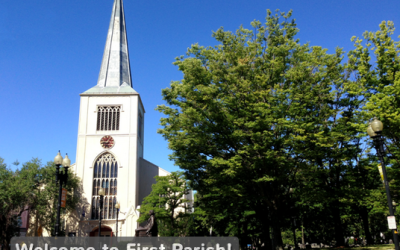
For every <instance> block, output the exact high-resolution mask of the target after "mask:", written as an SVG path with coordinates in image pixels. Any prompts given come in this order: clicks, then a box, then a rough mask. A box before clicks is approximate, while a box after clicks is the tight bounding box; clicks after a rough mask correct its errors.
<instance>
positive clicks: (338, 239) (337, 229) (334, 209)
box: [332, 201, 345, 246]
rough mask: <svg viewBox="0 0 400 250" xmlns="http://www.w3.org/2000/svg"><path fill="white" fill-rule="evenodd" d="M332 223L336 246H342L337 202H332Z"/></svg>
mask: <svg viewBox="0 0 400 250" xmlns="http://www.w3.org/2000/svg"><path fill="white" fill-rule="evenodd" d="M332 205H333V206H332V215H333V223H334V225H335V241H336V246H344V245H345V243H344V235H343V230H342V222H341V219H340V211H339V202H337V201H336V202H334V203H333V204H332Z"/></svg>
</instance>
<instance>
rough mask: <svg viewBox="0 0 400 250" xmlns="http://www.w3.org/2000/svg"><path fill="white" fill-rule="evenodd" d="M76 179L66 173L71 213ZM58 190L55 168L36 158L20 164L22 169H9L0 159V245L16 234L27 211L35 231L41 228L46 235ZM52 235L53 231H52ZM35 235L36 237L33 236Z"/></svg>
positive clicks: (4, 245) (54, 213) (52, 225)
mask: <svg viewBox="0 0 400 250" xmlns="http://www.w3.org/2000/svg"><path fill="white" fill-rule="evenodd" d="M78 182H79V180H78V178H77V177H76V176H75V175H74V174H73V173H69V180H68V184H67V186H66V187H65V188H66V189H67V190H68V196H67V203H66V205H67V206H66V209H67V210H69V211H72V210H73V209H75V205H76V203H77V202H78V197H75V196H74V195H73V189H74V188H76V187H78ZM57 198H58V188H57V187H56V184H55V166H54V164H53V163H52V162H49V163H48V164H47V165H46V166H43V165H42V164H41V161H40V160H39V159H37V158H34V159H32V160H31V161H29V162H27V163H25V164H23V165H22V167H21V169H17V170H15V171H13V170H11V169H10V168H8V167H7V165H6V164H5V163H4V160H3V159H2V158H0V204H1V205H0V243H1V244H2V245H3V247H6V248H7V247H8V245H9V242H10V240H11V238H12V237H13V236H16V235H18V234H19V227H20V225H19V224H18V217H19V216H20V215H21V214H22V212H23V211H24V210H25V209H26V208H29V211H30V217H31V218H34V220H35V225H31V227H30V229H31V230H32V229H33V230H35V232H36V230H37V226H38V225H41V226H42V227H44V228H45V229H47V230H48V231H49V232H52V231H53V228H54V224H55V216H56V206H55V204H56V201H57ZM53 233H54V232H53ZM35 235H36V234H35Z"/></svg>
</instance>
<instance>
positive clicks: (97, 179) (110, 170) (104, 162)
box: [92, 153, 118, 219]
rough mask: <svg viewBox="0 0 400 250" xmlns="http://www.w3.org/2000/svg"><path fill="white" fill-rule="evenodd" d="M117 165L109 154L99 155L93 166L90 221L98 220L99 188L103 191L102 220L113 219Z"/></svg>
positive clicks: (114, 214)
mask: <svg viewBox="0 0 400 250" xmlns="http://www.w3.org/2000/svg"><path fill="white" fill-rule="evenodd" d="M117 178H118V163H117V161H116V159H115V158H114V156H113V155H112V154H110V153H105V154H103V155H101V156H100V157H99V158H98V159H97V160H96V162H95V164H94V169H93V190H92V219H99V209H100V196H99V195H98V193H99V189H100V187H102V188H103V189H104V192H105V195H104V199H103V209H102V213H101V214H102V219H115V218H116V209H115V204H116V201H117Z"/></svg>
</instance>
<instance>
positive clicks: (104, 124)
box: [97, 106, 121, 131]
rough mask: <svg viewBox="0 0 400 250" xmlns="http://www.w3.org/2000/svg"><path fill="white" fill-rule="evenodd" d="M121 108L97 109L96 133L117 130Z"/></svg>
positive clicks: (103, 107)
mask: <svg viewBox="0 0 400 250" xmlns="http://www.w3.org/2000/svg"><path fill="white" fill-rule="evenodd" d="M120 111H121V106H98V107H97V131H110V130H111V131H112V130H119V118H120Z"/></svg>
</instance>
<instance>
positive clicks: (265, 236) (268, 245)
mask: <svg viewBox="0 0 400 250" xmlns="http://www.w3.org/2000/svg"><path fill="white" fill-rule="evenodd" d="M256 216H257V218H259V219H260V221H261V225H262V226H261V232H262V236H261V237H260V238H261V239H262V242H261V245H262V246H261V248H260V249H262V250H272V242H271V237H270V228H269V227H270V224H271V223H270V221H269V219H268V207H267V206H266V205H264V206H263V205H262V204H257V205H256Z"/></svg>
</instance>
